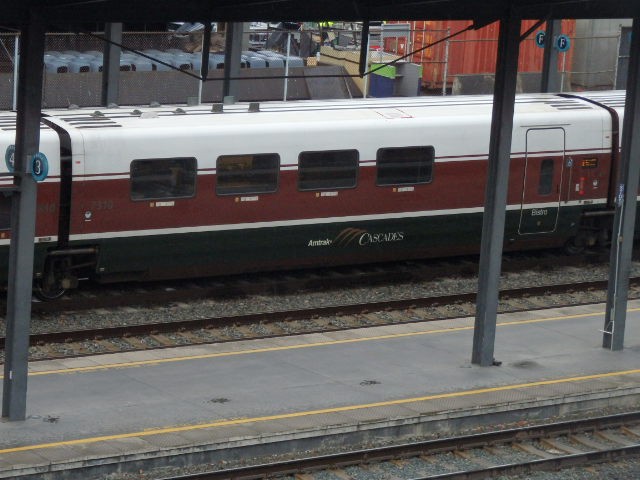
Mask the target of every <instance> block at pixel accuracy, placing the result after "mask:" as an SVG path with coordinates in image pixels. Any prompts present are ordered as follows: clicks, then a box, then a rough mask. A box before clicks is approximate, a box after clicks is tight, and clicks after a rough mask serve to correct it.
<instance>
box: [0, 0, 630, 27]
mask: <svg viewBox="0 0 640 480" xmlns="http://www.w3.org/2000/svg"><path fill="white" fill-rule="evenodd" d="M33 7H36V8H42V9H44V14H45V18H46V20H47V22H50V23H52V24H54V23H61V24H65V25H69V24H73V23H84V22H124V23H127V22H168V21H210V20H215V21H252V20H263V21H286V20H291V21H317V20H323V19H327V18H330V19H335V20H352V21H357V20H366V19H369V20H398V19H402V20H424V19H429V20H443V19H458V20H466V19H475V20H478V21H481V22H489V21H493V20H497V19H499V18H501V17H507V16H510V15H516V16H519V17H521V18H524V19H540V18H631V17H635V16H638V15H640V2H639V1H638V0H351V1H348V2H345V1H344V0H317V1H313V2H309V1H303V0H3V1H2V6H1V7H0V12H1V17H0V18H2V20H1V23H2V25H3V26H11V25H14V26H15V25H19V24H20V23H22V22H24V21H25V20H26V19H27V18H28V12H29V10H30V9H31V8H33Z"/></svg>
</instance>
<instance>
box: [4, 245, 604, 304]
mask: <svg viewBox="0 0 640 480" xmlns="http://www.w3.org/2000/svg"><path fill="white" fill-rule="evenodd" d="M600 259H601V256H596V255H594V256H590V257H581V256H567V255H564V254H559V253H558V252H557V251H555V250H551V251H542V252H536V253H533V254H523V253H512V254H507V255H505V257H504V261H503V266H502V271H503V272H505V273H507V272H517V271H522V270H528V269H540V268H542V267H543V266H544V265H550V266H553V267H555V268H557V267H585V266H588V265H591V264H593V263H594V262H599V261H600ZM477 269H478V265H477V257H456V258H453V259H444V260H440V259H435V260H433V259H431V260H422V261H419V260H416V261H407V262H396V263H386V264H377V265H362V266H352V267H336V268H325V269H320V270H300V271H294V272H276V273H273V272H272V273H268V274H252V275H239V276H234V277H221V278H213V279H199V280H193V281H188V282H184V281H182V282H153V283H141V284H131V283H128V284H124V285H86V286H84V285H83V287H82V288H80V289H79V290H77V291H70V292H69V293H68V294H67V295H66V296H65V297H63V298H62V299H60V300H58V301H53V302H38V303H33V304H32V310H33V313H34V314H46V313H59V312H64V311H70V310H73V311H80V310H93V309H96V308H115V307H122V306H124V307H126V306H130V305H137V306H153V305H165V304H167V303H170V302H186V301H192V300H197V299H203V298H209V299H228V298H241V297H243V296H247V295H260V294H267V295H273V294H278V295H282V294H287V293H294V292H305V291H318V290H335V289H340V288H351V287H353V285H361V286H367V285H371V286H373V285H384V284H393V283H401V282H428V281H434V280H436V279H438V278H447V277H451V276H452V275H460V276H475V275H477ZM4 311H6V302H4V301H3V300H0V312H4Z"/></svg>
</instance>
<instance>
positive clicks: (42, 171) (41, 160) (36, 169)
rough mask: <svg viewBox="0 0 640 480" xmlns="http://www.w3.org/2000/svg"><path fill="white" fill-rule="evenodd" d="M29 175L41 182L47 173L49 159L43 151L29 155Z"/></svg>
mask: <svg viewBox="0 0 640 480" xmlns="http://www.w3.org/2000/svg"><path fill="white" fill-rule="evenodd" d="M31 175H32V176H33V178H34V180H35V181H36V182H41V181H43V180H44V179H45V178H47V175H49V161H48V160H47V157H46V155H45V154H44V153H41V152H38V153H36V154H35V155H34V156H33V157H31Z"/></svg>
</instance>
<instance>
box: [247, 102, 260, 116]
mask: <svg viewBox="0 0 640 480" xmlns="http://www.w3.org/2000/svg"><path fill="white" fill-rule="evenodd" d="M259 111H260V104H259V103H258V102H251V103H250V104H249V112H252V113H253V112H259Z"/></svg>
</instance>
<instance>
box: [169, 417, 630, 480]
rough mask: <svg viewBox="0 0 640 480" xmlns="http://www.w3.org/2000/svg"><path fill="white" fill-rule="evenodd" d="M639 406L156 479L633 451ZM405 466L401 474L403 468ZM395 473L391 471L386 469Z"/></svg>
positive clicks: (418, 471) (615, 455)
mask: <svg viewBox="0 0 640 480" xmlns="http://www.w3.org/2000/svg"><path fill="white" fill-rule="evenodd" d="M639 425H640V412H633V413H625V414H617V415H609V416H604V417H598V418H590V419H581V420H574V421H563V422H557V423H550V424H545V425H537V426H527V427H522V428H514V429H508V430H498V431H493V432H488V433H479V434H473V435H465V436H459V437H452V438H445V439H438V440H429V441H421V442H413V443H408V444H403V445H393V446H387V447H378V448H372V449H363V450H357V451H352V452H346V453H338V454H330V455H322V456H315V457H310V458H304V459H297V460H286V461H281V462H274V463H267V464H261V465H256V466H245V467H238V468H231V469H225V470H218V471H215V472H207V473H196V474H188V475H180V476H173V477H165V478H164V479H163V480H222V479H225V480H234V479H243V480H250V479H259V478H260V479H261V478H277V477H285V478H292V476H295V478H296V479H304V480H314V479H317V478H326V475H327V473H329V474H332V477H331V478H340V479H343V480H349V479H357V478H367V477H368V475H367V472H369V473H370V474H372V475H371V476H374V477H376V478H382V475H384V474H385V473H386V474H388V475H389V478H411V479H412V480H427V479H436V478H437V479H440V480H442V479H456V480H457V479H480V478H494V477H495V476H497V475H516V474H517V475H522V474H529V473H532V472H536V471H552V470H560V469H563V468H567V467H578V466H588V465H593V464H596V463H603V462H614V461H616V460H620V459H625V458H632V457H637V456H640V426H639ZM409 472H411V473H413V472H415V473H414V474H413V475H412V476H407V473H409ZM394 473H395V476H394Z"/></svg>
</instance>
